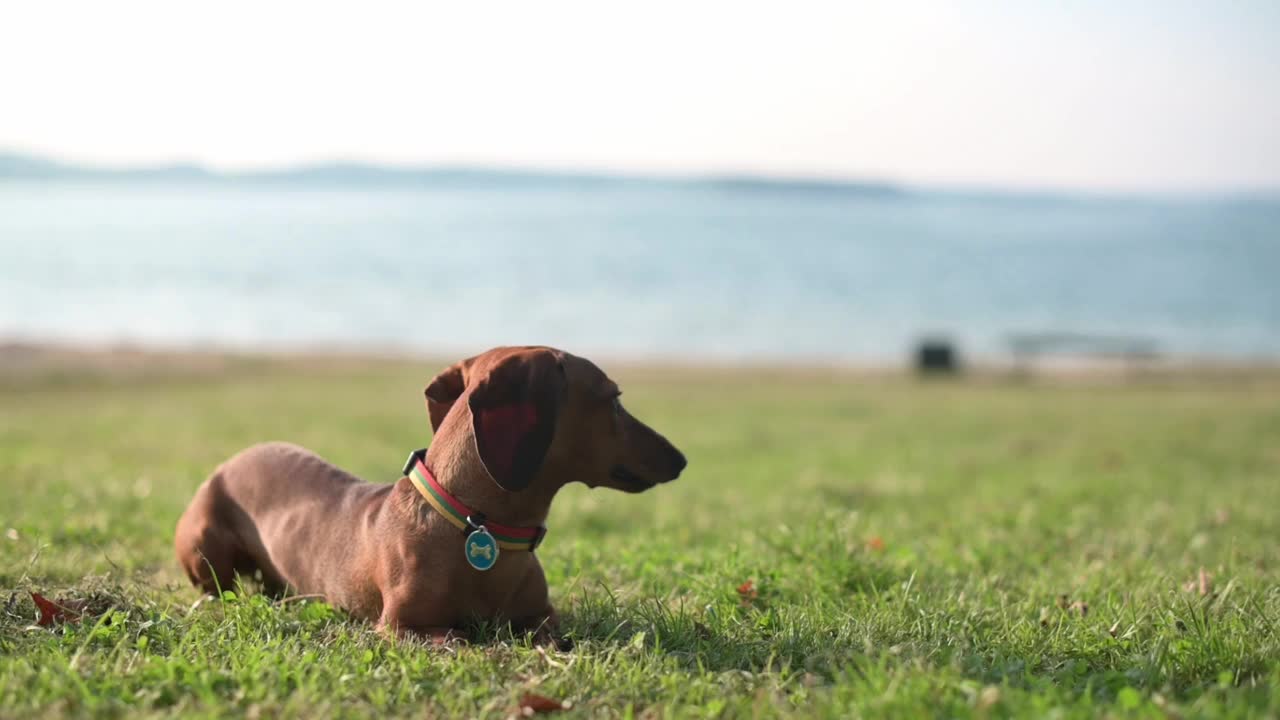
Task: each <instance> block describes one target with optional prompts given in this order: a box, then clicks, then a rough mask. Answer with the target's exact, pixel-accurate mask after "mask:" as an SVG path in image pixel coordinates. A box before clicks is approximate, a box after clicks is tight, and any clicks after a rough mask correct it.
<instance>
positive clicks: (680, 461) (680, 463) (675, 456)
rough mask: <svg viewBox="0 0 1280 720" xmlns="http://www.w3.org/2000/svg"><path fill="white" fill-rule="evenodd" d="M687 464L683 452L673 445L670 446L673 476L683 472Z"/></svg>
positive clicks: (678, 475)
mask: <svg viewBox="0 0 1280 720" xmlns="http://www.w3.org/2000/svg"><path fill="white" fill-rule="evenodd" d="M688 466H689V461H688V460H687V459H685V456H684V453H682V452H680V451H679V450H677V449H675V447H674V446H673V447H672V448H671V470H672V475H673V477H680V473H682V472H684V469H685V468H686V467H688Z"/></svg>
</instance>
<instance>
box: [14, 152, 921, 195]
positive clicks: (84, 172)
mask: <svg viewBox="0 0 1280 720" xmlns="http://www.w3.org/2000/svg"><path fill="white" fill-rule="evenodd" d="M6 180H26V181H32V180H48V181H55V180H94V181H111V182H115V181H119V182H151V181H164V182H201V183H263V184H285V185H298V186H370V185H391V186H433V187H459V186H460V187H507V188H510V187H528V188H534V187H543V188H547V187H553V188H554V187H559V188H565V187H579V188H583V189H585V188H588V187H595V188H600V187H622V186H644V185H655V186H658V185H663V186H671V185H683V186H690V187H698V188H704V189H709V190H721V191H726V192H753V191H768V192H779V191H783V192H787V191H789V192H797V193H814V192H823V193H836V194H848V195H856V196H876V197H885V196H895V195H901V194H904V193H905V191H904V190H903V189H902V188H900V187H898V186H896V185H893V184H890V183H882V182H862V181H852V180H828V179H812V178H772V177H764V176H754V175H715V176H688V177H681V176H666V177H660V176H642V175H612V174H607V173H582V172H557V171H546V170H513V169H499V168H483V167H450V166H432V167H397V166H386V165H369V164H362V163H324V164H316V165H305V166H299V167H293V168H282V169H273V170H257V171H249V172H219V171H215V170H210V169H208V168H205V167H201V166H199V165H193V164H177V165H162V166H155V167H139V168H111V167H92V166H84V165H73V164H69V163H62V162H58V161H55V160H50V159H47V158H42V157H37V156H33V155H24V154H19V153H4V152H0V182H4V181H6Z"/></svg>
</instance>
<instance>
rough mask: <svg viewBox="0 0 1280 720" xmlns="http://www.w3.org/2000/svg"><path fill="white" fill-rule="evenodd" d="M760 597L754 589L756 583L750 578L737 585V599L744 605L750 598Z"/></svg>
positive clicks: (749, 601)
mask: <svg viewBox="0 0 1280 720" xmlns="http://www.w3.org/2000/svg"><path fill="white" fill-rule="evenodd" d="M758 597H760V593H759V591H757V590H756V584H755V583H754V582H752V581H750V580H748V581H746V582H744V583H742V584H741V585H739V586H738V600H739V601H740V602H741V603H742V604H743V605H744V606H746V605H750V604H751V601H752V600H755V599H756V598H758Z"/></svg>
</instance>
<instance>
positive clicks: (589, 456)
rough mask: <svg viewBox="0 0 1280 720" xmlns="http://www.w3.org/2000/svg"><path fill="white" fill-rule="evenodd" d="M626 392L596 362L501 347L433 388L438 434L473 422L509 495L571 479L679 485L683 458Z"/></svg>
mask: <svg viewBox="0 0 1280 720" xmlns="http://www.w3.org/2000/svg"><path fill="white" fill-rule="evenodd" d="M621 395H622V392H621V391H620V390H619V389H618V386H617V384H616V383H614V382H613V381H612V380H610V379H609V377H608V376H607V375H605V374H604V372H603V371H601V370H600V368H598V367H596V366H595V365H594V364H593V363H591V362H590V361H588V360H585V359H583V358H580V357H576V356H574V355H570V354H569V353H566V352H562V351H560V350H555V349H552V348H546V347H500V348H494V349H493V350H490V351H488V352H486V353H482V354H480V355H477V356H475V357H472V358H468V359H466V360H463V361H461V362H459V363H456V364H454V365H453V366H451V367H449V368H448V369H447V370H445V371H444V372H442V373H440V374H439V375H437V376H436V377H435V379H433V380H432V381H431V384H429V385H427V389H426V396H427V412H428V413H429V414H430V416H431V427H432V429H433V430H435V431H437V432H439V431H440V427H441V426H442V425H444V424H445V422H446V420H448V421H449V422H448V424H449V427H450V430H451V432H459V431H463V429H464V428H465V427H466V424H464V421H463V417H462V414H465V415H467V416H469V421H470V422H469V426H470V432H471V435H472V436H473V437H474V438H475V446H476V451H477V452H478V454H479V455H480V460H481V462H483V463H484V466H485V469H486V470H487V471H488V472H489V476H490V477H492V478H493V480H494V482H496V483H498V485H500V486H502V487H503V488H504V489H506V490H509V491H511V492H518V491H520V490H524V489H525V488H527V487H530V486H531V485H535V484H536V485H545V484H551V483H554V484H564V483H567V482H583V483H586V484H587V485H589V486H591V487H597V486H604V487H612V488H617V489H619V490H624V491H626V492H641V491H644V490H648V489H649V488H651V487H653V486H654V485H657V484H658V483H664V482H669V481H671V480H674V479H676V477H678V476H679V475H680V471H681V470H683V469H684V466H685V459H684V455H682V454H681V453H680V451H679V450H677V449H676V448H675V447H674V446H673V445H672V444H671V443H669V442H667V440H666V438H664V437H662V436H661V435H659V434H658V433H656V432H654V431H653V429H651V428H650V427H649V426H648V425H645V424H644V423H642V422H640V421H639V420H637V419H635V418H634V417H632V416H631V414H630V413H628V412H627V411H626V409H625V408H624V407H623V406H622V402H621V400H620V399H619V397H620V396H621ZM463 399H465V401H466V402H458V401H459V400H463ZM454 416H458V417H457V418H456V419H455V418H454Z"/></svg>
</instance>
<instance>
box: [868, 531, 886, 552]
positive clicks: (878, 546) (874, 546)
mask: <svg viewBox="0 0 1280 720" xmlns="http://www.w3.org/2000/svg"><path fill="white" fill-rule="evenodd" d="M867 549H868V550H874V551H875V552H884V538H882V537H880V536H879V535H874V536H872V537H870V538H868V539H867Z"/></svg>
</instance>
